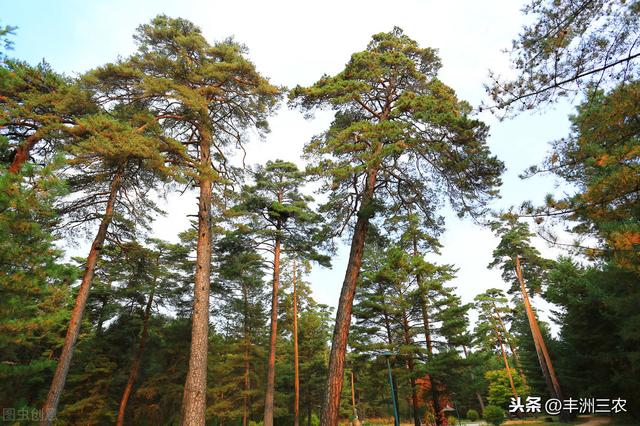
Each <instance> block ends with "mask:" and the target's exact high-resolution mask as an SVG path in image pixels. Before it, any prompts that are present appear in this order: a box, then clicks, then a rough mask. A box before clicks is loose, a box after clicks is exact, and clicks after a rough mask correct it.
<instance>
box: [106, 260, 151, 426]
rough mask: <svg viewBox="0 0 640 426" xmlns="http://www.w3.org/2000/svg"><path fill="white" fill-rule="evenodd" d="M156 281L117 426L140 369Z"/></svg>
mask: <svg viewBox="0 0 640 426" xmlns="http://www.w3.org/2000/svg"><path fill="white" fill-rule="evenodd" d="M158 262H159V261H158ZM157 280H158V277H157V275H156V276H155V277H154V282H153V287H152V288H151V292H150V293H149V300H148V301H147V306H145V309H144V319H143V322H142V332H141V333H140V345H139V346H138V353H137V354H136V357H135V359H134V360H133V363H132V364H131V371H130V372H129V380H127V385H126V386H125V388H124V392H123V393H122V399H121V400H120V409H119V410H118V419H117V420H116V425H117V426H122V425H123V424H124V414H125V411H126V409H127V402H128V401H129V396H130V395H131V390H132V389H133V384H134V383H135V381H136V378H137V377H138V370H139V369H140V363H141V361H142V355H143V354H144V345H145V342H146V341H147V335H148V334H149V319H150V318H151V308H152V306H153V296H154V294H155V290H156V285H157Z"/></svg>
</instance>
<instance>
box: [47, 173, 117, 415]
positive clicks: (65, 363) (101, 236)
mask: <svg viewBox="0 0 640 426" xmlns="http://www.w3.org/2000/svg"><path fill="white" fill-rule="evenodd" d="M124 169H125V164H121V165H120V166H119V167H118V169H117V170H116V173H115V174H114V176H113V179H112V180H111V185H110V187H109V198H108V200H107V205H106V207H105V210H104V215H103V216H102V220H101V221H100V226H99V227H98V232H97V233H96V236H95V238H94V240H93V243H92V244H91V249H90V250H89V255H88V256H87V264H86V266H85V271H84V274H83V276H82V281H81V282H80V288H79V290H78V295H77V296H76V303H75V306H74V307H73V312H72V313H71V319H70V320H69V328H68V329H67V334H66V336H65V338H64V344H63V346H62V353H61V354H60V358H59V359H58V365H57V367H56V371H55V373H54V375H53V380H52V382H51V387H50V388H49V393H48V394H47V400H46V401H45V403H44V406H43V407H42V412H43V418H42V420H41V421H40V425H47V426H48V425H51V424H52V422H53V420H54V419H55V417H56V413H57V411H58V403H59V402H60V395H61V394H62V389H63V388H64V384H65V382H66V380H67V374H68V373H69V365H70V364H71V357H72V356H73V350H74V348H75V345H76V341H77V340H78V333H79V332H80V323H81V322H82V314H83V313H84V308H85V306H86V304H87V299H88V298H89V288H90V287H91V281H92V280H93V275H94V273H95V269H96V264H97V263H98V259H99V257H100V251H101V250H102V245H103V244H104V240H105V238H106V237H107V230H108V229H109V225H110V224H111V220H112V218H113V211H114V207H115V204H116V199H117V195H118V191H119V190H120V186H121V184H122V177H123V175H124Z"/></svg>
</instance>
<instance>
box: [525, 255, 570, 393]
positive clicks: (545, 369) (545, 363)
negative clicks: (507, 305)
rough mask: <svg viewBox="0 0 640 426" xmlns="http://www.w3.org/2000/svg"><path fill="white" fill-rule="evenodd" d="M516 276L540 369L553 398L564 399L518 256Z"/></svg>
mask: <svg viewBox="0 0 640 426" xmlns="http://www.w3.org/2000/svg"><path fill="white" fill-rule="evenodd" d="M516 275H517V277H518V281H520V291H521V292H522V300H523V302H524V307H525V311H526V313H527V319H528V320H529V328H530V329H531V335H532V336H533V343H534V345H535V348H536V354H537V355H538V361H539V363H540V368H541V369H542V374H543V375H544V377H545V381H546V383H547V387H548V388H549V393H550V394H551V396H552V397H553V398H557V399H562V392H561V390H560V384H559V383H558V379H557V377H556V375H555V371H554V370H553V365H552V364H551V358H549V354H548V352H547V347H546V345H545V343H544V339H543V337H542V333H541V332H540V328H539V327H538V321H537V320H536V317H535V314H534V313H533V309H532V308H531V303H530V302H529V295H528V293H527V288H526V286H525V284H524V279H523V278H522V269H521V268H520V257H519V256H516Z"/></svg>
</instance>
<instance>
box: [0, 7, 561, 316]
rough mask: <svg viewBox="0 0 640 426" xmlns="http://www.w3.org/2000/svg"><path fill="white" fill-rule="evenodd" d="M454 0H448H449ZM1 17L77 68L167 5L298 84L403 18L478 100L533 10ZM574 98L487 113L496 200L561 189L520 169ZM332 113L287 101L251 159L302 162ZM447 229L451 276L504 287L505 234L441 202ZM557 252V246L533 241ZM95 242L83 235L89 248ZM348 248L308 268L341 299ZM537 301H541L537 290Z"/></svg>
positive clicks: (20, 38)
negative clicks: (497, 170)
mask: <svg viewBox="0 0 640 426" xmlns="http://www.w3.org/2000/svg"><path fill="white" fill-rule="evenodd" d="M447 3H451V4H447ZM0 4H1V5H2V15H1V19H2V21H0V24H9V25H14V26H17V27H18V30H17V31H16V36H15V37H14V38H13V39H14V42H15V48H14V50H13V51H12V52H11V53H10V55H11V56H13V57H16V58H20V59H23V60H26V61H28V62H30V63H36V62H39V61H41V60H42V59H45V60H46V61H47V62H49V63H50V64H51V65H52V66H53V68H54V69H55V70H57V71H60V72H64V73H66V74H68V75H76V74H77V73H81V72H83V71H86V70H89V69H91V68H92V67H95V66H99V65H101V64H104V63H106V62H109V61H114V60H115V59H117V58H118V56H122V57H126V56H127V55H129V54H131V53H132V52H133V51H134V50H135V44H134V43H133V40H132V34H133V32H134V31H135V28H136V27H137V26H138V25H139V24H141V23H146V22H148V21H149V20H150V19H151V18H152V17H153V16H155V15H157V14H159V13H164V14H167V15H170V16H175V17H178V16H179V17H183V18H187V19H190V20H192V21H193V22H194V23H196V24H197V25H198V26H200V27H201V28H202V30H203V33H204V35H205V36H206V37H207V38H208V39H209V40H210V41H215V40H221V39H223V38H226V37H228V36H234V37H235V39H236V40H238V41H240V42H243V43H245V44H246V45H247V46H248V48H249V57H250V58H251V59H252V60H253V61H254V62H255V63H256V65H257V67H258V69H259V71H261V72H262V73H263V74H264V75H266V76H268V77H269V78H270V79H271V80H272V81H273V82H274V83H276V84H279V85H285V86H288V87H293V86H295V85H296V84H302V85H305V84H311V83H313V82H314V81H316V80H317V79H318V78H319V77H320V76H321V75H322V74H324V73H327V74H332V73H336V72H339V71H340V70H341V69H342V67H343V66H344V64H345V63H346V62H347V60H348V59H349V56H350V55H351V53H353V52H356V51H359V50H362V49H364V48H365V47H366V44H367V42H368V41H369V39H370V37H371V35H372V34H374V33H377V32H381V31H389V30H391V29H392V28H393V27H394V26H399V27H401V28H403V29H404V31H405V33H406V34H407V35H409V36H410V37H411V38H413V39H415V40H417V41H418V42H419V44H420V45H422V46H429V47H434V48H437V49H439V54H440V56H441V59H442V62H443V68H442V72H441V74H440V78H441V79H442V80H443V81H444V82H445V83H446V84H448V85H449V86H451V87H453V88H454V89H455V90H456V92H457V93H458V96H459V97H460V98H462V99H465V100H467V101H469V102H470V103H471V104H472V105H478V104H479V103H480V101H481V100H483V99H484V96H485V94H484V89H483V84H484V83H487V81H488V79H487V74H488V69H490V68H491V69H493V70H496V71H498V72H500V73H502V74H506V75H508V74H509V73H510V72H511V71H510V69H509V67H508V58H507V56H506V55H505V54H504V53H502V50H503V49H505V48H507V47H509V46H510V41H511V40H512V39H513V38H514V37H516V36H517V34H518V32H519V30H520V28H521V26H522V24H523V23H524V18H523V17H522V15H521V13H520V10H519V8H520V6H521V2H518V1H509V2H505V1H498V0H495V1H482V2H479V1H456V2H442V1H429V0H422V1H400V2H394V3H393V4H392V3H389V2H382V1H366V2H365V1H351V2H346V1H334V0H330V1H322V2H306V3H305V2H300V1H297V2H296V1H275V2H264V1H261V2H258V1H256V2H251V1H236V2H217V1H199V0H183V1H179V2H178V1H158V0H155V1H148V0H129V1H123V0H110V1H107V0H85V1H79V0H59V1H50V0H20V1H16V0H0ZM570 112H571V107H570V106H569V105H567V104H566V103H564V104H560V105H558V106H556V107H554V108H553V109H549V110H546V111H543V112H537V113H533V114H523V115H521V116H519V117H517V118H516V119H512V120H507V121H503V122H499V121H498V120H496V119H495V118H494V117H492V116H491V115H490V114H488V113H483V114H482V115H481V118H482V119H483V120H485V121H486V122H487V123H488V124H489V125H490V127H491V136H490V137H489V139H488V143H489V145H490V147H491V149H492V151H493V152H494V153H495V154H496V155H498V157H499V158H500V159H501V160H503V161H504V162H505V163H506V166H507V172H506V173H505V175H504V176H503V181H504V185H503V187H502V189H501V194H502V198H501V199H500V200H497V201H496V202H495V203H494V204H493V207H494V208H496V209H500V208H505V207H508V206H510V205H519V204H520V203H522V202H523V201H525V200H532V201H534V202H540V201H542V199H543V197H544V195H545V194H547V193H549V192H558V191H560V190H561V189H560V188H558V187H556V185H555V183H554V181H553V179H551V178H548V177H546V178H545V177H542V178H535V179H530V180H526V181H523V180H521V179H519V178H518V174H519V173H521V172H522V171H523V170H524V169H525V168H527V167H528V166H530V165H532V164H536V163H539V162H540V161H542V160H543V158H544V155H545V153H546V151H547V149H548V142H550V141H552V140H554V139H558V138H560V137H563V136H566V135H567V133H568V119H567V115H568V114H569V113H570ZM330 119H331V114H329V113H319V114H317V115H316V117H315V119H313V120H305V119H304V118H303V116H302V114H300V113H299V112H297V111H291V110H288V109H287V108H286V106H285V107H282V108H281V109H280V111H279V112H278V113H277V115H276V116H274V117H273V119H272V120H271V128H272V132H271V133H270V134H269V135H268V136H267V138H266V140H264V141H254V142H252V143H251V144H250V146H249V156H248V162H249V163H264V162H266V161H267V160H270V159H276V158H283V159H286V160H291V161H295V162H298V163H299V164H302V163H301V160H300V159H299V157H300V154H301V152H302V146H303V144H304V143H305V142H307V141H308V140H309V139H310V138H311V136H313V135H315V134H318V133H319V132H321V131H322V130H323V129H324V128H326V126H327V124H328V123H329V122H330ZM164 208H165V210H167V211H168V212H169V215H168V216H167V217H164V218H161V219H159V220H158V222H157V225H156V227H155V232H156V233H157V235H158V236H160V237H162V238H166V239H175V238H176V235H177V234H178V232H180V231H182V230H183V229H184V228H185V227H186V223H187V221H186V220H185V215H186V214H192V213H194V212H195V211H196V208H195V198H194V197H193V196H192V195H189V194H186V195H184V196H183V197H182V198H181V199H178V198H177V197H173V196H172V197H170V198H169V200H168V204H167V205H165V206H164ZM442 213H443V214H444V215H445V217H446V220H447V231H446V233H445V234H444V236H443V238H442V243H443V245H444V249H443V250H442V255H441V256H439V257H438V258H433V257H432V258H431V259H432V260H436V261H438V262H441V263H452V264H455V265H456V266H457V267H458V268H459V272H458V277H457V278H456V280H455V281H454V282H453V284H454V285H455V286H456V287H457V292H458V293H459V294H460V295H461V296H462V297H463V300H464V301H471V300H472V299H473V297H474V296H475V295H476V294H478V293H480V292H482V291H484V290H485V289H487V288H490V287H502V288H506V286H505V285H504V283H502V282H501V280H500V275H499V273H498V272H497V271H489V270H487V269H486V265H487V264H488V263H489V261H490V259H491V251H492V250H493V248H494V247H495V245H496V243H497V241H496V239H495V238H494V237H493V236H492V235H491V232H490V231H488V230H487V229H484V228H481V227H480V226H478V225H476V224H474V223H471V222H470V221H469V220H459V219H457V218H456V217H455V215H454V214H453V213H452V212H451V211H450V210H449V209H448V208H446V207H445V208H444V209H443V212H442ZM536 244H537V245H538V247H539V248H540V249H541V250H542V251H543V253H544V254H546V255H548V256H553V257H555V256H556V255H557V254H558V253H559V252H558V251H557V250H555V249H551V248H548V247H547V246H546V245H545V244H544V243H542V242H540V241H538V242H536ZM86 245H87V244H81V245H80V246H79V248H78V249H77V250H78V254H80V253H82V252H83V250H84V247H85V246H86ZM346 254H347V249H346V248H345V247H342V248H341V249H340V250H339V251H338V255H337V257H336V259H335V260H334V265H333V268H332V269H331V270H326V269H321V268H315V269H314V271H313V272H312V273H311V275H310V277H309V280H310V281H311V283H312V288H313V290H314V296H315V297H316V299H317V300H319V301H320V302H322V303H326V304H329V305H335V304H336V303H337V300H338V294H339V289H340V285H341V283H342V279H343V274H344V269H345V264H346ZM537 303H539V304H540V303H542V302H541V301H539V300H538V301H537Z"/></svg>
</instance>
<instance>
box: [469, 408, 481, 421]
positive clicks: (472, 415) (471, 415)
mask: <svg viewBox="0 0 640 426" xmlns="http://www.w3.org/2000/svg"><path fill="white" fill-rule="evenodd" d="M479 418H480V415H479V414H478V412H477V411H476V410H473V409H471V410H467V419H469V420H471V421H472V422H475V421H476V420H478V419H479Z"/></svg>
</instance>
